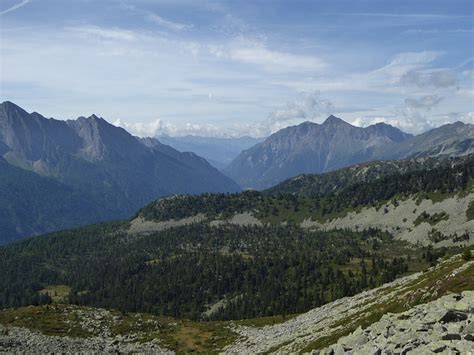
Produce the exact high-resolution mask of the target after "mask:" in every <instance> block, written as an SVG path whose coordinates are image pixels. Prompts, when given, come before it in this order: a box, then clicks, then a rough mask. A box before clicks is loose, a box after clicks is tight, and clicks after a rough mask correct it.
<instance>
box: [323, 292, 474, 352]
mask: <svg viewBox="0 0 474 355" xmlns="http://www.w3.org/2000/svg"><path fill="white" fill-rule="evenodd" d="M470 352H471V353H474V291H464V292H462V293H461V294H450V295H447V296H444V297H441V298H439V299H438V300H436V301H432V302H429V303H427V304H421V305H419V306H416V307H414V308H412V309H410V310H409V311H406V312H403V313H401V314H386V315H384V316H383V317H382V319H380V320H379V321H378V322H376V323H374V324H372V325H371V326H370V327H367V328H366V329H364V330H362V328H361V327H359V328H358V329H357V330H356V331H355V332H354V333H352V334H351V335H349V336H346V337H343V338H341V339H339V340H338V342H337V344H335V345H333V346H331V347H329V348H326V349H324V350H323V351H320V352H319V351H317V352H314V353H315V354H320V355H323V354H334V355H338V354H395V353H400V354H409V353H412V354H431V353H448V354H469V353H470Z"/></svg>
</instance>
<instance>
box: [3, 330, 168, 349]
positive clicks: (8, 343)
mask: <svg viewBox="0 0 474 355" xmlns="http://www.w3.org/2000/svg"><path fill="white" fill-rule="evenodd" d="M129 341H131V340H130V339H127V338H126V337H92V338H73V337H69V336H48V335H44V334H41V333H40V332H38V331H32V330H29V329H26V328H19V327H8V328H6V327H4V326H2V325H0V354H4V353H28V354H50V353H77V352H87V353H96V354H99V353H118V352H120V353H142V354H157V353H160V354H166V353H173V352H166V351H165V350H163V349H162V348H160V346H159V345H158V344H157V343H158V342H157V341H151V342H148V343H137V342H129Z"/></svg>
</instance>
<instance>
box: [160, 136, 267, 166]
mask: <svg viewBox="0 0 474 355" xmlns="http://www.w3.org/2000/svg"><path fill="white" fill-rule="evenodd" d="M157 138H158V140H159V141H160V142H161V143H163V144H167V145H169V146H171V147H173V148H175V149H177V150H179V151H180V152H193V153H196V154H197V155H200V156H202V157H203V158H206V160H207V161H208V162H209V163H210V164H211V165H213V166H214V167H216V168H217V169H220V170H221V169H224V168H225V167H226V166H227V165H229V164H230V163H231V162H232V160H233V159H234V158H235V157H237V156H238V155H239V154H240V153H241V152H242V151H243V150H245V149H248V148H250V147H252V146H254V145H255V144H258V143H260V142H263V140H264V139H265V138H253V137H240V138H215V137H200V136H190V135H188V136H184V137H170V136H168V135H161V136H158V137H157Z"/></svg>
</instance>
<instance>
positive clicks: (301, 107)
mask: <svg viewBox="0 0 474 355" xmlns="http://www.w3.org/2000/svg"><path fill="white" fill-rule="evenodd" d="M334 111H335V106H334V104H333V103H332V102H331V101H329V100H325V99H322V98H321V94H320V92H319V91H313V92H302V93H301V94H300V95H299V97H298V98H296V99H295V100H294V101H290V102H287V103H286V107H285V108H280V109H278V110H275V111H273V112H272V113H270V115H269V117H268V121H269V123H270V124H271V125H272V124H275V123H277V122H285V121H290V120H294V119H307V120H312V119H315V118H318V117H320V116H321V115H322V114H326V115H327V114H331V113H334Z"/></svg>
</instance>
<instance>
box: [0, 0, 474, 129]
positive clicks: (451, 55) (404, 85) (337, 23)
mask: <svg viewBox="0 0 474 355" xmlns="http://www.w3.org/2000/svg"><path fill="white" fill-rule="evenodd" d="M473 14H474V4H473V3H472V2H471V1H464V0H458V1H450V2H449V3H447V2H445V1H419V2H416V3H413V2H412V1H407V0H405V1H401V2H397V3H396V4H387V3H380V2H377V1H375V0H367V1H359V2H356V3H354V2H350V1H321V2H317V3H314V2H311V1H298V2H292V3H289V2H284V1H276V2H272V4H271V6H268V3H266V2H264V1H255V2H246V1H241V2H238V3H234V2H231V1H222V2H214V1H204V2H200V3H199V4H196V3H193V2H191V1H188V0H182V1H173V2H170V1H164V0H163V1H146V0H140V1H133V2H132V1H130V0H107V1H101V2H99V3H97V2H90V1H80V0H74V1H69V2H68V3H67V5H66V4H65V3H64V2H61V1H55V0H45V1H38V0H6V1H4V2H3V3H2V5H0V18H1V24H0V30H1V33H0V36H1V39H2V41H0V50H1V57H2V62H1V63H0V72H1V82H0V97H1V98H2V100H10V101H12V102H15V103H16V104H18V105H19V106H21V107H23V108H25V109H26V110H27V111H29V112H31V111H37V112H40V113H41V114H42V115H44V116H45V117H54V118H56V119H74V118H77V117H79V116H89V115H91V114H92V113H95V114H97V115H98V116H101V117H105V118H106V120H107V121H108V122H110V123H112V124H114V125H117V126H121V127H122V128H125V129H126V130H127V131H129V132H130V133H132V134H134V135H138V136H156V134H157V133H165V134H168V135H170V136H186V135H194V136H207V137H225V136H236V137H243V136H254V137H265V136H268V135H270V134H271V133H274V132H276V131H278V130H279V129H281V128H285V127H288V126H292V125H296V124H299V123H302V122H304V121H310V122H315V123H321V122H322V121H324V120H325V118H326V117H328V116H329V115H330V114H334V115H335V116H337V117H343V118H344V120H345V121H346V122H348V123H350V124H352V125H354V126H359V127H366V126H369V125H372V124H375V123H378V122H384V123H387V124H390V125H392V126H394V127H397V128H399V129H401V130H402V131H404V132H407V133H411V134H418V133H421V132H425V131H427V130H429V129H431V128H435V127H439V126H441V125H443V124H447V123H453V122H456V121H461V122H464V123H473V122H474V48H473V47H474V46H473V42H472V38H473V33H474V25H473V23H472V17H473ZM46 18H47V19H48V21H47V22H45V21H44V20H45V19H46Z"/></svg>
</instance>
